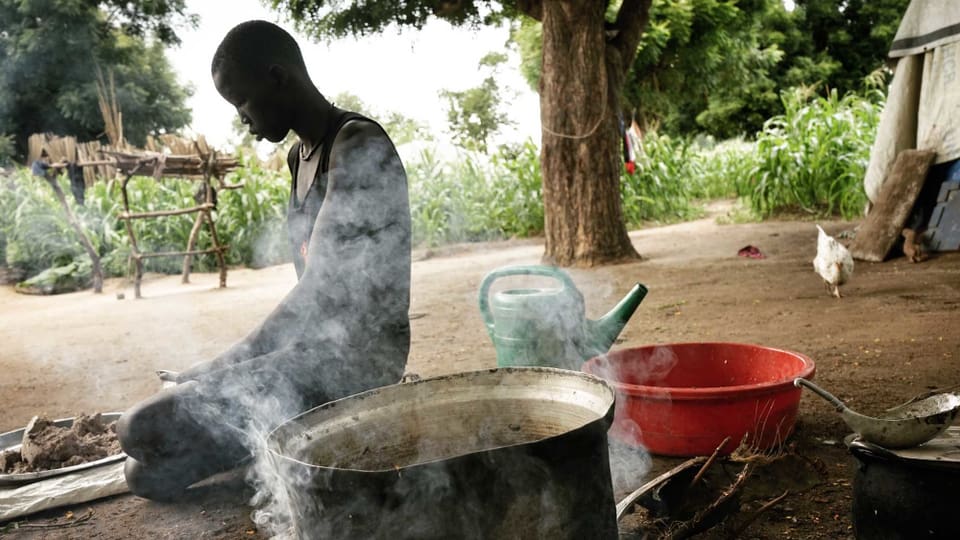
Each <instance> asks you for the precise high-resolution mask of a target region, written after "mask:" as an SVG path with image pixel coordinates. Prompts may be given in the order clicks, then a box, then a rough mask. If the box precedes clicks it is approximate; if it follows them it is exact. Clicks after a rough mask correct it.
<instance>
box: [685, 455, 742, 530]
mask: <svg viewBox="0 0 960 540" xmlns="http://www.w3.org/2000/svg"><path fill="white" fill-rule="evenodd" d="M753 468H754V465H753V463H747V464H746V465H744V466H743V469H741V470H740V474H738V475H737V478H736V480H734V482H733V484H731V485H730V486H729V487H728V488H727V489H725V490H724V491H723V492H722V493H721V494H720V496H719V497H717V500H715V501H713V502H712V503H710V505H709V506H707V507H706V508H704V509H703V510H701V511H699V512H697V514H696V515H695V516H693V517H692V518H690V519H689V520H688V521H683V522H681V523H680V526H679V527H676V528H675V529H672V530H671V531H670V538H686V537H688V536H690V535H691V534H692V533H693V531H696V530H697V528H698V527H700V526H701V525H702V524H703V522H704V521H706V519H707V518H708V517H710V515H711V514H713V513H714V512H716V511H717V510H718V509H719V508H720V507H721V506H723V504H724V503H726V502H727V501H728V500H730V498H731V497H733V496H734V495H735V494H736V493H737V491H739V490H740V488H741V487H743V484H744V482H746V481H747V478H748V477H749V476H750V475H751V474H752V473H753Z"/></svg>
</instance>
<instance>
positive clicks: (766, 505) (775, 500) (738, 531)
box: [728, 490, 790, 540]
mask: <svg viewBox="0 0 960 540" xmlns="http://www.w3.org/2000/svg"><path fill="white" fill-rule="evenodd" d="M789 494H790V490H787V491H784V492H783V494H782V495H779V496H777V497H774V498H773V499H770V500H769V501H767V502H766V503H764V504H763V506H761V507H760V508H757V511H756V512H754V513H753V514H751V515H750V517H748V518H747V519H746V521H744V522H743V523H741V524H740V526H739V527H737V528H736V529H734V531H733V532H732V533H730V536H729V537H728V538H730V540H733V539H734V538H740V535H741V534H743V531H745V530H747V527H749V526H750V525H751V524H752V523H753V522H754V521H756V520H757V518H758V517H760V514H762V513H764V512H766V511H767V510H769V509H770V508H772V507H773V505H775V504H777V503H778V502H780V501H782V500H783V499H784V497H786V496H787V495H789Z"/></svg>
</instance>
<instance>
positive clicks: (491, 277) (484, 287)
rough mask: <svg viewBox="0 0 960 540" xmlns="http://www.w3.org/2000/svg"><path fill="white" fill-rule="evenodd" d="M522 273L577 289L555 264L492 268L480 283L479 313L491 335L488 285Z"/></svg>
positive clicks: (491, 321)
mask: <svg viewBox="0 0 960 540" xmlns="http://www.w3.org/2000/svg"><path fill="white" fill-rule="evenodd" d="M524 275H536V276H547V277H552V278H554V279H556V280H558V281H560V282H561V283H563V287H564V288H565V289H571V290H574V291H576V290H577V286H576V285H574V283H573V280H571V279H570V276H568V275H567V273H566V272H564V271H562V270H560V269H559V268H557V267H555V266H540V265H526V266H505V267H503V268H497V269H496V270H493V271H492V272H490V273H489V274H487V275H486V277H484V278H483V281H482V282H481V283H480V314H481V315H482V316H483V323H484V324H485V325H486V326H487V331H488V332H490V333H491V335H492V334H493V315H491V314H490V285H492V284H493V282H494V281H496V280H497V279H499V278H502V277H506V276H524Z"/></svg>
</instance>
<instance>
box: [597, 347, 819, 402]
mask: <svg viewBox="0 0 960 540" xmlns="http://www.w3.org/2000/svg"><path fill="white" fill-rule="evenodd" d="M694 345H696V346H726V347H729V346H734V347H741V348H751V349H764V350H767V351H771V352H776V353H783V354H786V355H789V356H793V357H795V358H797V359H798V360H800V361H801V362H802V363H803V367H802V369H801V370H800V371H799V372H798V373H796V374H793V375H790V376H787V377H784V378H782V379H777V380H772V381H767V382H762V383H753V384H738V385H733V386H705V387H684V386H650V385H643V384H630V383H625V382H621V381H616V380H612V379H606V378H603V377H601V378H603V379H604V380H605V381H607V382H608V383H610V385H611V386H613V388H615V389H616V391H617V392H618V393H620V394H623V395H625V396H628V397H641V398H647V399H650V400H660V401H677V400H688V401H692V400H697V401H705V400H731V399H739V398H744V397H752V396H757V395H766V394H773V393H781V392H785V391H787V390H792V391H798V392H799V390H800V389H799V388H796V387H795V386H794V385H793V380H794V379H796V378H797V377H803V378H804V379H813V376H814V374H815V373H816V364H815V363H814V362H813V360H812V359H811V358H810V357H809V356H807V355H805V354H803V353H800V352H796V351H789V350H786V349H781V348H778V347H768V346H766V345H758V344H755V343H742V342H734V341H686V342H680V343H661V344H653V345H642V346H639V347H631V348H628V349H619V350H616V351H612V352H610V353H607V354H603V355H599V356H595V357H593V358H591V359H589V360H587V361H586V362H584V364H583V368H582V370H583V371H584V372H585V373H589V374H590V375H594V376H599V375H597V374H596V373H593V372H591V371H589V369H591V368H592V366H594V365H596V364H597V362H599V359H600V358H603V357H605V356H609V355H615V354H623V353H624V352H625V351H629V350H637V349H655V348H658V347H670V348H673V347H689V346H694Z"/></svg>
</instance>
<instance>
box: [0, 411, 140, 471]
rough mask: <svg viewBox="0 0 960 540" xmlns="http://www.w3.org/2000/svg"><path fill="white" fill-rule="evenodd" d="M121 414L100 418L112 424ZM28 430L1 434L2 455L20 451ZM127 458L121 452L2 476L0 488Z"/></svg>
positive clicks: (68, 422)
mask: <svg viewBox="0 0 960 540" xmlns="http://www.w3.org/2000/svg"><path fill="white" fill-rule="evenodd" d="M121 414H123V413H118V412H115V413H100V418H102V419H103V421H104V422H105V423H110V422H114V421H116V420H117V419H118V418H120V415H121ZM73 420H74V418H73V417H71V418H61V419H59V420H54V421H53V425H55V426H59V427H70V426H72V425H73ZM26 429H27V428H26V427H23V428H20V429H15V430H13V431H8V432H6V433H2V434H0V453H2V452H6V451H7V450H19V449H20V443H21V441H22V440H23V432H24V431H25V430H26ZM126 457H127V455H126V454H124V453H123V452H120V453H119V454H114V455H112V456H107V457H105V458H101V459H98V460H96V461H88V462H87V463H80V464H79V465H71V466H69V467H60V468H59V469H49V470H46V471H36V472H27V473H18V474H0V486H19V485H23V484H29V483H30V482H36V481H37V480H43V479H44V478H50V477H51V476H60V475H63V474H69V473H72V472H74V471H80V470H83V469H90V468H92V467H99V466H101V465H106V464H107V463H113V462H115V461H120V460H122V459H125V458H126Z"/></svg>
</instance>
